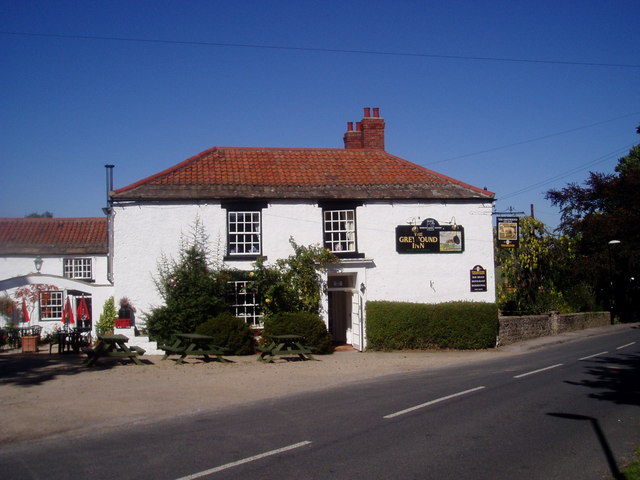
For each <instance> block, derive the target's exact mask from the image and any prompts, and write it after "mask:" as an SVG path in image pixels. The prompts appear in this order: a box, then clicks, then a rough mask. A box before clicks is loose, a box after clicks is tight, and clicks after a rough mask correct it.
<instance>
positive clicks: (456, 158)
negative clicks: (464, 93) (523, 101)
mask: <svg viewBox="0 0 640 480" xmlns="http://www.w3.org/2000/svg"><path fill="white" fill-rule="evenodd" d="M635 115H640V112H633V113H627V114H626V115H621V116H619V117H615V118H610V119H609V120H603V121H601V122H596V123H590V124H589V125H583V126H581V127H575V128H571V129H569V130H563V131H561V132H556V133H550V134H548V135H543V136H541V137H535V138H530V139H528V140H521V141H519V142H515V143H508V144H506V145H501V146H499V147H492V148H487V149H486V150H480V151H477V152H472V153H465V154H463V155H457V156H455V157H449V158H444V159H442V160H437V161H435V162H428V163H425V166H430V165H437V164H438V163H444V162H450V161H451V160H459V159H461V158H467V157H473V156H475V155H482V154H483V153H489V152H495V151H497V150H503V149H505V148H510V147H516V146H519V145H524V144H527V143H533V142H538V141H540V140H546V139H547V138H552V137H558V136H560V135H566V134H567V133H572V132H576V131H578V130H583V129H585V128H591V127H596V126H598V125H603V124H605V123H609V122H614V121H616V120H620V119H622V118H627V117H633V116H635Z"/></svg>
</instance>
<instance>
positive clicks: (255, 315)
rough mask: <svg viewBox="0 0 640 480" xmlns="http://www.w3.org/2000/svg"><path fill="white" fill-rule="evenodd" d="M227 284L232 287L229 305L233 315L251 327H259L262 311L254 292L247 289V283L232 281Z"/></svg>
mask: <svg viewBox="0 0 640 480" xmlns="http://www.w3.org/2000/svg"><path fill="white" fill-rule="evenodd" d="M229 284H230V285H231V287H232V288H231V298H230V299H229V304H230V305H231V309H232V312H233V314H234V315H235V316H236V317H239V318H242V319H244V320H245V322H247V323H248V324H249V325H251V326H252V327H259V326H261V325H262V311H261V309H260V304H259V302H258V296H257V294H256V292H255V291H253V290H248V289H247V284H248V282H247V281H245V280H238V281H233V282H229Z"/></svg>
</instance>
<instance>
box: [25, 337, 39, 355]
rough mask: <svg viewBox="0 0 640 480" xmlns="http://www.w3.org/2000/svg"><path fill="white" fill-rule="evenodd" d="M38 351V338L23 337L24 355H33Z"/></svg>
mask: <svg viewBox="0 0 640 480" xmlns="http://www.w3.org/2000/svg"><path fill="white" fill-rule="evenodd" d="M37 351H38V337H37V336H36V335H33V336H31V335H30V336H27V337H22V353H33V352H37Z"/></svg>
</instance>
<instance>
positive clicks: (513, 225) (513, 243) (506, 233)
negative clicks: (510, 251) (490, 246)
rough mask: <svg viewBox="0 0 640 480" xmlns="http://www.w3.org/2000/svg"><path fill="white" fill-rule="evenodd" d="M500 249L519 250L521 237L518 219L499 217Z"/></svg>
mask: <svg viewBox="0 0 640 480" xmlns="http://www.w3.org/2000/svg"><path fill="white" fill-rule="evenodd" d="M497 230H498V248H517V247H518V238H519V237H520V236H519V226H518V217H498V218H497Z"/></svg>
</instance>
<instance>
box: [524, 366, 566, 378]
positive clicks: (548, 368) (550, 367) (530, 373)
mask: <svg viewBox="0 0 640 480" xmlns="http://www.w3.org/2000/svg"><path fill="white" fill-rule="evenodd" d="M561 366H562V363H556V364H555V365H551V366H549V367H545V368H539V369H538V370H533V371H532V372H527V373H521V374H520V375H514V376H513V378H522V377H526V376H527V375H533V374H534V373H540V372H544V371H545V370H551V369H552V368H558V367H561Z"/></svg>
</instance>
